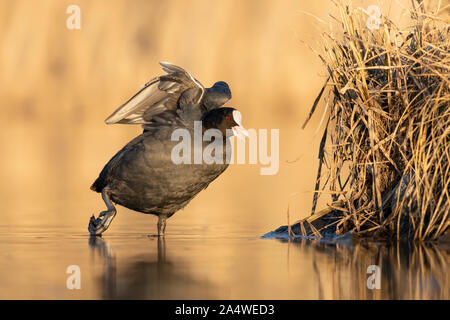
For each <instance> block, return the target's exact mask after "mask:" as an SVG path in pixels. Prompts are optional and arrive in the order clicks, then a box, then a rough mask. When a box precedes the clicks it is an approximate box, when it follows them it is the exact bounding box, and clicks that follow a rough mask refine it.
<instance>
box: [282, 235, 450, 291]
mask: <svg viewBox="0 0 450 320" xmlns="http://www.w3.org/2000/svg"><path fill="white" fill-rule="evenodd" d="M281 241H283V242H288V241H286V240H281ZM289 245H290V246H292V247H293V249H294V250H295V249H297V250H301V251H308V250H313V259H312V264H313V270H314V273H315V277H316V280H317V296H318V298H319V299H322V298H331V299H445V300H447V299H449V298H450V275H449V272H448V271H449V261H450V259H449V258H450V250H449V246H448V245H437V244H436V243H422V244H417V243H406V242H398V243H392V244H386V243H374V242H352V241H344V242H341V243H339V242H337V243H336V242H334V243H331V242H328V243H327V242H320V241H311V240H298V241H297V240H296V241H295V242H289ZM291 250H292V249H291ZM291 252H292V251H291ZM324 259H325V261H326V262H324ZM319 265H322V268H319V267H318V266H319ZM370 265H375V266H378V267H379V269H378V270H379V273H380V275H381V276H380V280H381V282H380V288H379V289H376V288H373V287H372V289H369V288H368V286H370V284H369V285H368V278H369V277H370V276H371V275H373V274H374V272H373V271H369V270H368V267H369V266H370ZM291 268H292V266H291ZM372 279H373V278H372ZM370 283H371V284H374V282H372V281H370ZM325 289H326V290H325ZM325 291H328V292H329V295H328V296H327V297H325V296H324V292H325Z"/></svg>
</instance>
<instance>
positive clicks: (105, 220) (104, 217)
mask: <svg viewBox="0 0 450 320" xmlns="http://www.w3.org/2000/svg"><path fill="white" fill-rule="evenodd" d="M115 216H116V210H111V211H102V212H101V213H100V215H99V216H98V218H95V216H94V215H92V216H91V219H89V225H88V230H89V233H90V234H91V235H93V236H100V235H101V234H102V233H103V232H105V231H106V230H108V227H109V225H110V224H111V221H112V220H113V219H114V217H115Z"/></svg>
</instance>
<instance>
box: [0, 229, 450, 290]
mask: <svg viewBox="0 0 450 320" xmlns="http://www.w3.org/2000/svg"><path fill="white" fill-rule="evenodd" d="M0 231H1V232H0V288H1V289H2V290H0V298H1V299H448V298H449V292H450V290H449V288H450V285H449V280H450V279H449V275H448V271H449V269H448V261H449V249H448V247H446V246H444V245H440V246H438V245H436V244H427V245H420V246H418V245H415V246H414V245H408V244H396V245H390V246H387V245H385V244H374V243H368V244H362V243H359V244H356V243H352V241H343V242H340V243H338V244H331V243H324V242H317V241H306V240H305V241H300V242H296V243H292V242H282V241H279V240H265V239H260V234H256V233H255V234H254V233H252V232H244V231H242V230H231V229H229V230H226V228H225V227H221V228H216V229H211V228H207V229H200V228H197V229H196V228H192V226H190V225H187V224H185V225H180V224H176V225H172V226H171V231H170V232H169V233H168V235H167V236H166V238H165V240H162V239H158V238H156V237H153V236H152V235H150V234H148V233H143V232H141V231H137V230H133V229H132V228H130V229H129V230H127V231H126V232H123V231H120V232H119V231H114V230H109V231H108V232H107V233H106V234H104V236H103V237H102V238H98V237H97V238H91V237H89V235H88V234H87V232H85V231H84V230H77V229H74V228H71V227H66V228H61V227H59V228H53V227H47V228H44V227H40V228H36V227H10V226H9V227H1V228H0ZM70 265H77V266H79V267H80V271H81V289H79V290H78V289H72V290H69V289H68V288H67V286H66V281H67V278H68V277H69V276H70V274H67V273H66V270H67V268H68V266H70ZM369 265H377V266H379V267H380V274H381V287H380V289H368V288H367V278H368V277H369V276H370V274H367V267H368V266H369Z"/></svg>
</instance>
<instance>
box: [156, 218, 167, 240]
mask: <svg viewBox="0 0 450 320" xmlns="http://www.w3.org/2000/svg"><path fill="white" fill-rule="evenodd" d="M166 220H167V216H166V215H163V214H161V215H159V216H158V237H164V236H165V233H166Z"/></svg>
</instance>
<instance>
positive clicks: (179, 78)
mask: <svg viewBox="0 0 450 320" xmlns="http://www.w3.org/2000/svg"><path fill="white" fill-rule="evenodd" d="M160 64H161V66H162V69H163V70H164V71H165V72H166V73H167V75H163V76H159V77H157V78H154V79H152V80H150V81H149V82H148V83H146V84H145V85H144V86H143V87H142V88H141V89H140V90H139V91H138V92H137V93H136V94H135V95H134V96H132V97H131V98H130V99H129V100H128V101H127V102H125V103H124V104H123V105H121V106H120V107H119V108H117V110H115V111H114V112H113V113H112V114H111V115H110V116H109V117H108V118H107V119H106V120H105V122H106V123H107V124H114V123H127V124H142V125H146V124H153V123H155V122H156V123H169V122H171V121H173V120H174V118H176V117H177V112H176V110H177V109H179V108H180V104H182V105H184V104H188V103H193V104H198V103H200V101H201V100H202V99H203V96H204V93H205V88H204V87H203V86H202V85H201V83H200V82H198V80H196V79H195V78H194V77H193V76H192V75H190V74H189V73H188V72H187V71H186V70H184V69H183V68H181V67H178V66H175V65H173V64H170V63H168V62H161V63H160ZM184 93H186V94H184ZM180 98H181V99H180Z"/></svg>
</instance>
